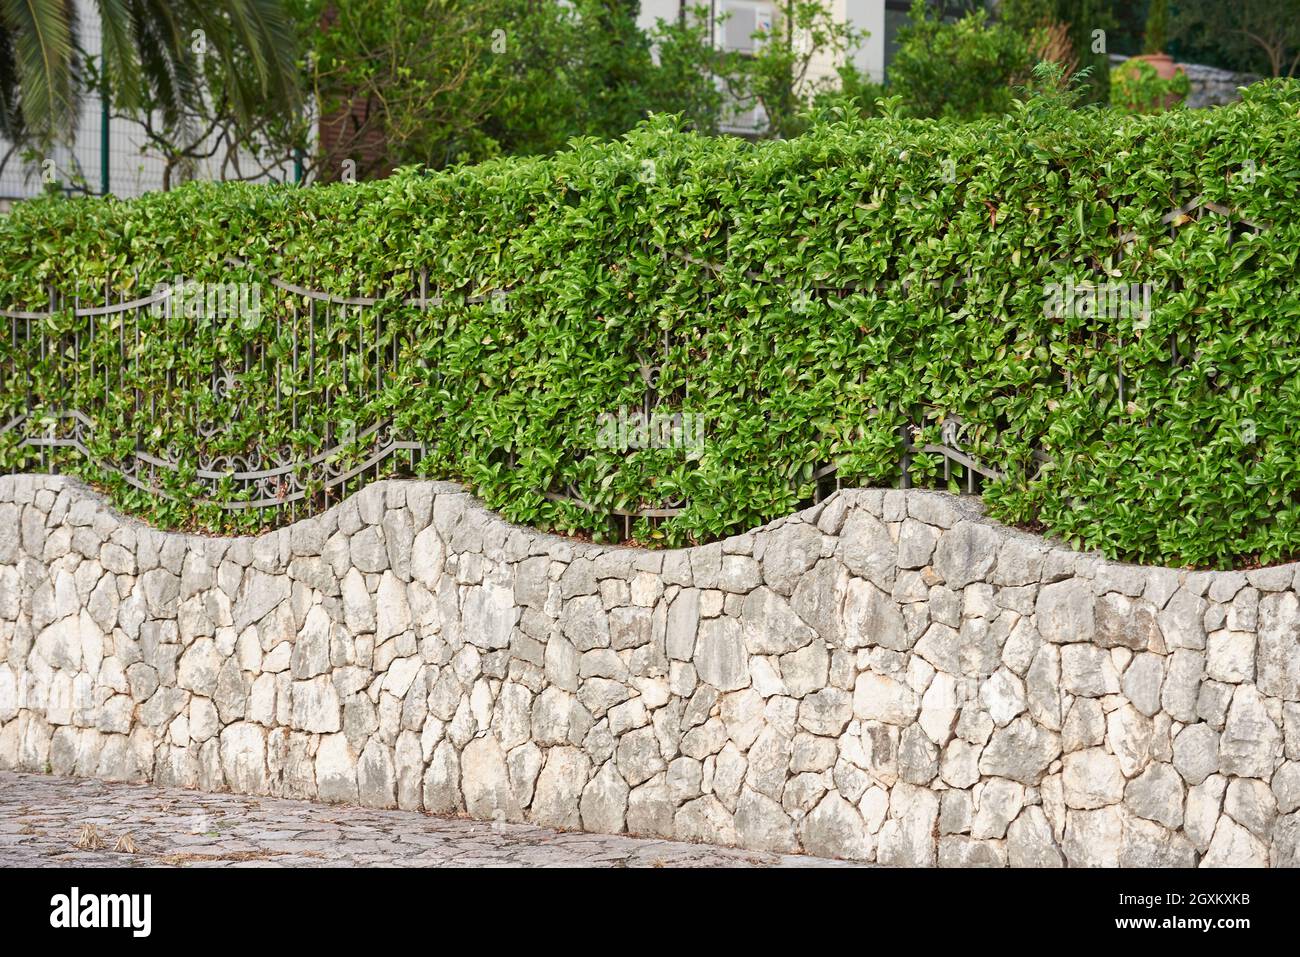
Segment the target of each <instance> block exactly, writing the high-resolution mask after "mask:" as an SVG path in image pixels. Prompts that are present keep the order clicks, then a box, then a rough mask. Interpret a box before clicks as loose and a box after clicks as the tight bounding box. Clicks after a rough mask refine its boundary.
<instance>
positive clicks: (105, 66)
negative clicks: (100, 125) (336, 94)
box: [0, 0, 299, 147]
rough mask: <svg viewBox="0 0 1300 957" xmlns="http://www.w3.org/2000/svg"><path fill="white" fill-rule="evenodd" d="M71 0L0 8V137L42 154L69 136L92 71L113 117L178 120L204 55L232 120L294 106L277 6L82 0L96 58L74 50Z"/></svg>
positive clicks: (2, 0)
mask: <svg viewBox="0 0 1300 957" xmlns="http://www.w3.org/2000/svg"><path fill="white" fill-rule="evenodd" d="M77 2H78V0H0V136H3V137H5V138H6V139H8V140H9V141H10V142H12V143H27V144H34V145H39V146H42V147H43V146H45V145H48V144H49V143H51V142H52V141H54V140H55V139H57V138H58V137H59V136H61V135H62V134H65V133H66V132H68V130H69V129H70V128H71V125H72V123H73V120H74V118H75V117H76V113H77V105H78V102H79V98H80V95H81V93H82V90H83V88H84V86H85V84H84V82H83V81H84V78H85V73H86V72H87V69H88V68H89V69H93V70H94V71H95V72H96V74H97V77H98V81H99V83H100V84H101V89H104V88H106V89H107V90H109V91H110V92H111V95H112V99H113V102H114V105H115V106H116V107H117V108H118V109H123V110H132V109H158V110H160V111H162V113H163V115H164V118H170V117H174V116H176V115H179V114H180V113H181V112H182V111H183V110H184V108H185V105H186V104H187V103H190V102H192V101H193V97H194V96H196V95H202V89H203V78H204V57H205V56H207V57H215V58H217V60H218V61H219V66H220V68H221V69H222V71H223V73H224V75H225V76H227V77H233V78H236V80H237V82H235V83H232V84H231V85H230V87H229V90H228V95H229V96H230V107H231V109H232V110H233V112H234V113H235V115H236V116H238V117H239V118H240V119H248V118H250V117H251V116H252V115H253V114H254V113H255V112H257V111H258V110H266V109H275V110H282V109H287V108H291V107H293V106H294V105H296V104H297V102H298V100H299V86H298V69H297V62H296V59H297V40H296V36H295V32H294V27H293V21H292V19H291V17H290V16H289V14H288V12H287V11H286V9H285V3H284V2H283V0H85V2H88V3H93V5H94V7H95V8H97V10H98V12H99V19H100V23H101V32H102V37H103V40H102V56H101V58H100V59H99V61H98V62H97V63H94V62H90V61H89V59H88V57H87V56H86V53H85V51H83V50H82V49H81V46H80V38H79V35H80V24H79V22H78V17H77Z"/></svg>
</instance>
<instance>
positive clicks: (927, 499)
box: [0, 473, 1300, 595]
mask: <svg viewBox="0 0 1300 957" xmlns="http://www.w3.org/2000/svg"><path fill="white" fill-rule="evenodd" d="M42 491H49V492H52V493H54V494H55V495H56V496H57V495H59V494H62V493H66V494H67V496H68V502H67V508H66V512H64V513H63V514H64V515H67V516H72V515H73V512H74V509H75V508H76V507H77V504H78V503H83V504H82V508H86V507H89V508H91V509H93V512H92V514H90V515H86V514H84V513H83V514H82V515H80V516H78V517H77V518H76V519H75V520H73V521H71V522H70V524H91V523H92V522H93V521H94V518H95V516H96V515H105V516H107V517H108V518H109V519H110V520H111V521H113V522H114V523H116V524H117V525H120V526H125V527H130V528H132V529H134V530H136V532H137V534H138V533H139V532H140V531H144V532H145V533H146V534H149V535H151V536H156V538H157V539H159V540H162V541H166V540H169V539H171V540H174V539H183V540H184V543H185V547H187V548H188V547H190V546H191V545H194V546H196V547H201V546H202V545H203V544H204V543H210V542H214V541H218V542H224V543H226V544H235V543H244V544H247V545H252V546H254V547H256V545H257V544H258V543H265V542H268V541H271V540H276V541H283V542H284V543H285V547H284V548H282V549H280V548H277V549H276V551H277V552H278V553H279V554H280V555H282V556H285V564H287V561H288V556H289V555H290V554H291V553H292V551H293V550H292V548H291V547H290V543H291V542H292V540H293V538H294V536H295V534H299V535H301V534H302V533H303V531H304V530H306V529H310V528H314V527H319V526H325V527H326V528H337V527H338V524H339V519H340V516H342V515H343V514H345V513H347V512H349V511H352V510H356V511H357V512H358V516H357V521H359V522H360V524H361V525H362V526H364V525H381V524H382V521H383V519H382V512H383V511H384V510H386V509H389V508H400V507H406V506H407V505H408V504H410V502H409V494H410V492H411V491H415V492H416V494H417V497H420V498H423V497H424V496H425V495H426V494H427V497H428V502H427V504H428V506H429V512H428V514H429V518H428V521H427V522H426V524H432V523H433V520H434V513H433V502H434V500H435V498H436V497H437V496H449V497H454V498H455V499H457V500H459V502H460V503H461V506H462V508H464V509H467V510H468V511H471V512H473V513H476V514H477V515H479V516H480V518H482V519H483V520H484V521H486V522H489V523H492V524H495V525H496V526H497V527H498V534H499V537H500V538H501V547H502V548H503V549H505V548H506V546H507V542H508V541H509V540H510V539H511V537H512V536H515V537H516V541H517V540H518V539H517V537H518V536H524V537H526V538H527V539H528V542H527V545H526V546H522V543H520V544H518V545H516V546H515V547H514V548H510V549H508V550H510V551H517V550H519V548H520V547H521V546H522V547H523V555H550V556H552V557H555V558H560V559H562V560H564V561H572V560H573V559H576V558H595V557H597V556H599V555H603V554H607V553H620V554H625V555H628V554H630V555H632V556H634V557H633V563H634V566H635V567H636V568H637V569H638V570H643V571H661V570H662V569H663V567H664V561H665V560H666V559H667V558H668V557H670V556H681V555H684V554H690V553H699V552H706V551H713V552H718V553H721V554H724V555H725V554H741V555H744V554H751V553H752V550H753V542H754V539H755V536H758V535H764V534H770V533H775V532H777V531H779V530H780V529H782V528H785V527H788V526H791V525H810V526H814V527H816V528H818V529H819V530H820V531H821V532H823V533H824V534H827V535H832V536H838V535H840V533H841V530H842V528H843V526H844V524H845V521H846V519H847V517H848V515H849V513H850V511H851V510H854V509H863V510H865V511H867V512H869V513H871V514H872V515H874V516H875V517H876V518H878V519H879V520H880V521H882V522H884V523H886V524H891V523H892V524H896V525H900V526H901V524H902V523H905V522H907V521H909V520H910V521H915V522H919V523H921V524H924V525H929V526H931V527H934V528H940V529H944V530H947V529H952V528H955V527H956V526H957V525H959V524H963V523H964V524H966V525H967V526H969V527H972V528H976V529H979V532H977V533H976V537H975V538H973V539H972V540H971V542H970V546H972V552H973V553H972V555H971V558H972V560H973V561H975V562H980V561H988V563H989V564H990V566H992V565H996V564H997V562H998V554H997V552H999V551H1000V550H1001V545H1002V544H1003V543H1004V542H1011V543H1014V544H1017V545H1020V546H1021V547H1026V548H1029V549H1032V550H1036V551H1039V552H1041V553H1042V555H1043V558H1044V560H1045V562H1046V563H1047V564H1048V566H1050V570H1049V568H1046V567H1045V568H1044V572H1043V575H1042V577H1041V579H1040V580H1039V583H1040V584H1049V583H1050V582H1052V581H1060V580H1063V579H1066V578H1070V577H1081V578H1088V579H1099V580H1101V581H1102V585H1101V587H1102V588H1103V590H1108V591H1119V592H1121V593H1127V594H1129V595H1137V594H1141V593H1143V592H1144V591H1145V587H1143V586H1144V585H1145V583H1147V582H1150V583H1151V584H1152V585H1153V586H1154V587H1155V588H1156V589H1158V590H1162V591H1163V590H1165V589H1171V590H1172V589H1177V588H1178V587H1180V586H1182V585H1184V584H1187V583H1188V582H1197V581H1200V582H1204V583H1205V584H1204V587H1206V588H1208V587H1209V584H1210V583H1212V582H1214V581H1216V580H1220V579H1225V578H1231V579H1232V580H1234V581H1236V580H1243V581H1244V582H1246V583H1248V584H1250V585H1251V586H1253V587H1256V588H1259V589H1260V590H1262V591H1286V590H1288V589H1294V590H1296V591H1300V561H1297V562H1287V563H1285V564H1279V565H1268V566H1263V567H1260V568H1253V569H1221V570H1220V569H1195V568H1178V567H1170V566H1163V565H1140V564H1135V563H1130V562H1120V561H1116V560H1113V559H1109V558H1106V557H1105V556H1104V555H1103V554H1101V553H1100V552H1097V551H1081V550H1079V549H1075V548H1072V547H1070V546H1068V545H1066V544H1064V543H1062V542H1059V541H1056V540H1053V539H1051V538H1049V537H1047V536H1044V535H1040V534H1037V533H1033V532H1028V531H1024V530H1022V529H1018V528H1014V527H1012V526H1009V525H1005V524H1003V523H1002V522H999V521H997V520H996V519H994V518H991V517H990V516H989V515H988V514H987V513H986V511H985V507H984V504H983V501H982V500H981V499H980V498H979V496H974V495H969V496H968V495H955V494H953V493H951V492H946V491H940V490H933V489H894V488H843V489H839V490H838V491H836V492H834V493H833V494H831V495H829V496H827V498H826V499H825V500H824V501H822V502H820V503H818V504H816V505H813V506H810V507H809V508H805V509H802V510H800V511H798V512H795V513H793V514H791V515H788V516H785V517H783V518H778V519H775V520H773V521H771V522H768V523H767V524H765V525H760V526H756V527H755V528H752V529H749V530H747V531H744V532H740V533H737V534H735V535H731V536H729V537H727V538H724V539H720V540H718V541H715V542H711V543H707V544H702V545H692V546H687V547H685V548H676V549H657V548H656V549H651V548H643V547H640V546H635V545H619V544H601V543H597V542H589V541H585V540H582V539H577V538H571V537H566V536H563V535H557V534H555V533H553V532H546V531H542V530H540V529H536V528H531V527H529V526H526V525H517V524H515V523H512V522H510V521H508V520H507V519H505V518H504V517H503V516H501V514H500V513H498V512H496V511H494V510H493V509H491V508H489V507H488V506H487V505H486V504H485V503H484V502H483V501H482V500H480V499H479V498H478V497H477V496H475V495H474V494H473V493H472V492H470V491H469V490H468V489H466V488H465V487H464V486H462V485H460V484H458V483H456V482H449V481H438V480H429V479H398V478H389V479H380V480H378V481H376V482H373V483H371V484H369V485H367V486H366V487H364V488H362V489H360V490H359V491H357V492H355V493H353V494H352V495H350V496H348V497H347V498H345V499H343V500H341V501H340V502H338V503H336V504H335V505H332V506H331V507H330V508H328V509H326V510H325V511H323V512H320V513H318V514H315V515H309V516H306V517H304V518H301V519H299V520H297V521H295V522H293V523H291V524H288V525H284V526H281V527H279V528H276V529H269V530H266V531H264V532H261V533H259V534H256V535H238V536H230V535H211V534H199V533H196V532H190V531H173V530H168V529H161V528H157V527H155V526H153V525H150V524H149V523H148V522H146V521H144V520H142V519H140V518H138V517H136V516H133V515H129V514H127V513H125V512H122V511H120V510H119V509H118V508H117V507H116V506H115V505H114V504H113V503H112V501H111V500H110V499H109V497H108V496H106V495H104V494H103V493H101V492H100V491H98V490H97V489H95V488H93V487H92V486H90V485H88V484H87V483H86V482H84V481H82V480H81V479H78V478H75V477H73V476H67V475H51V474H34V473H21V474H10V475H3V476H0V506H3V505H5V504H26V503H29V502H33V501H35V499H36V496H37V494H38V493H40V492H42ZM399 494H400V496H401V498H400V499H399V498H398V497H397V496H398V495H399ZM376 515H378V516H379V517H375V516H376ZM990 534H991V535H993V536H995V537H996V539H997V540H996V542H994V541H993V540H992V539H990V538H989V537H988V536H989V535H990ZM894 544H895V545H897V537H895V542H894ZM485 550H486V549H485ZM523 555H520V556H519V557H523ZM927 564H928V563H927ZM990 570H991V568H990V569H986V570H985V571H990ZM981 574H982V573H981ZM976 577H978V576H976ZM1125 579H1127V581H1126V580H1125ZM1006 584H1013V583H1011V582H1008V583H1006ZM1135 586H1137V587H1136V588H1135ZM1198 590H1200V589H1198Z"/></svg>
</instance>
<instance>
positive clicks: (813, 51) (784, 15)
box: [721, 0, 863, 139]
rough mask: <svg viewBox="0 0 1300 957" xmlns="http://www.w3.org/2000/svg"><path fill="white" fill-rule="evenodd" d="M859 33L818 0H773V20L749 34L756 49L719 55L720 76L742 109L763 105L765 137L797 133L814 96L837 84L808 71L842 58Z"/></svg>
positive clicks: (806, 115) (848, 51) (858, 37)
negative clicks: (823, 63) (826, 61)
mask: <svg viewBox="0 0 1300 957" xmlns="http://www.w3.org/2000/svg"><path fill="white" fill-rule="evenodd" d="M862 38H863V34H862V32H861V31H859V30H856V29H855V28H853V27H852V26H850V25H849V24H847V23H845V22H843V21H842V20H839V19H837V18H836V17H835V16H834V14H833V13H832V12H831V9H830V7H829V5H827V4H825V3H823V2H821V0H777V2H776V9H775V15H774V16H773V17H772V23H771V25H770V26H767V27H763V28H760V29H758V30H756V31H755V32H754V34H753V40H754V52H753V53H752V54H751V53H740V52H731V53H728V54H726V55H725V56H724V57H723V58H722V64H721V73H722V81H723V84H724V85H725V86H726V88H727V90H728V92H729V93H730V94H731V95H732V96H733V97H734V99H735V100H736V101H737V103H739V104H740V105H741V108H742V109H743V108H748V107H751V106H760V107H762V109H763V113H764V115H765V116H766V117H767V126H766V128H765V129H764V131H763V134H762V135H763V136H764V137H765V138H769V139H786V138H789V137H792V136H797V135H798V134H799V133H801V132H803V131H804V130H805V129H806V128H807V125H808V111H809V109H810V107H811V106H812V104H813V102H814V100H815V99H816V98H817V97H818V95H819V94H824V93H826V92H828V91H829V90H832V89H834V88H835V86H836V85H837V84H836V80H835V78H833V77H829V76H822V77H813V76H811V75H810V73H811V71H812V67H813V64H814V63H815V62H816V61H818V60H826V59H829V60H830V61H832V62H834V63H841V62H843V61H844V59H845V57H846V55H847V54H849V53H851V52H852V51H853V50H854V49H855V48H856V47H857V46H858V44H859V43H861V41H862Z"/></svg>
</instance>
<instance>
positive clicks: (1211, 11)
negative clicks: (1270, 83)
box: [1171, 0, 1300, 76]
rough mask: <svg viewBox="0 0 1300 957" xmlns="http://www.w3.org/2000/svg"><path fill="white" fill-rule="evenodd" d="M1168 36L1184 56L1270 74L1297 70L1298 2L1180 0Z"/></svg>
mask: <svg viewBox="0 0 1300 957" xmlns="http://www.w3.org/2000/svg"><path fill="white" fill-rule="evenodd" d="M1171 36H1172V37H1173V38H1174V39H1175V40H1177V41H1178V49H1179V51H1180V53H1181V54H1182V55H1183V56H1185V57H1191V56H1196V57H1197V58H1198V59H1204V60H1206V61H1208V62H1211V63H1214V64H1215V65H1217V66H1222V67H1226V68H1228V69H1231V70H1239V71H1243V72H1251V73H1263V74H1266V75H1269V76H1295V75H1297V72H1298V71H1300V0H1233V2H1232V3H1223V2H1221V0H1178V2H1177V3H1175V5H1174V18H1173V29H1172V31H1171Z"/></svg>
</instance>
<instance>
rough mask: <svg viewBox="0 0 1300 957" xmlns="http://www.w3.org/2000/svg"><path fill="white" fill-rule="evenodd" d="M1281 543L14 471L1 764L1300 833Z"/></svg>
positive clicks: (927, 823)
mask: <svg viewBox="0 0 1300 957" xmlns="http://www.w3.org/2000/svg"><path fill="white" fill-rule="evenodd" d="M1296 575H1297V567H1296V566H1294V565H1290V566H1283V567H1275V568H1266V569H1259V570H1254V571H1248V572H1222V573H1206V572H1185V571H1178V570H1172V569H1161V568H1140V567H1135V566H1128V565H1120V564H1116V563H1111V562H1107V561H1103V560H1100V559H1098V558H1097V557H1096V556H1092V555H1083V554H1078V553H1075V552H1072V551H1069V550H1066V549H1063V548H1058V547H1053V546H1052V545H1050V544H1049V543H1047V542H1045V541H1044V540H1042V539H1039V538H1037V537H1034V536H1030V535H1026V534H1023V533H1020V532H1016V531H1014V530H1010V529H1006V528H1003V527H1001V526H998V525H996V524H995V523H993V522H991V521H988V520H986V519H984V518H982V517H981V512H980V509H979V505H978V503H977V502H974V501H971V500H967V499H962V498H956V497H953V496H950V495H946V494H941V493H933V492H920V491H909V492H902V491H844V492H840V493H838V494H837V495H835V496H834V497H833V498H832V499H830V500H829V501H828V502H826V503H824V504H822V505H820V506H818V507H816V508H813V509H810V510H808V511H805V512H802V513H800V514H798V515H795V516H792V517H790V518H788V519H785V520H782V521H778V522H775V523H773V524H772V525H769V526H767V527H765V528H763V529H759V530H757V531H755V532H752V533H748V534H744V535H740V536H737V537H735V538H731V539H728V540H726V541H724V542H721V543H718V544H712V545H706V546H700V547H696V548H691V549H686V550H681V551H668V552H662V551H660V552H655V551H642V550H636V549H626V548H614V547H601V546H596V545H591V544H585V543H581V542H576V541H571V540H567V539H563V538H557V537H555V536H551V535H545V534H540V533H537V532H533V531H529V530H527V529H520V528H515V527H512V526H510V525H507V524H506V523H504V522H503V521H501V520H500V519H498V518H496V517H495V516H494V515H492V514H491V513H489V512H487V511H486V510H484V509H483V508H482V507H481V506H479V505H478V504H477V503H476V502H475V501H474V500H473V499H472V498H471V497H470V496H469V495H467V494H466V493H464V492H463V491H461V490H460V489H459V488H457V487H456V486H452V485H447V484H439V483H427V482H396V481H389V482H381V483H377V484H375V485H372V486H370V487H369V488H368V489H366V490H365V491H363V492H362V493H361V494H359V495H357V496H356V497H354V498H353V499H351V500H349V501H347V502H344V503H343V504H342V505H340V506H338V507H336V508H334V509H332V510H331V511H329V512H327V513H326V514H324V515H322V516H320V517H318V518H314V519H310V520H307V521H303V522H300V523H298V524H296V525H293V526H291V527H289V528H287V529H284V530H281V531H278V532H274V533H270V534H266V535H263V536H261V537H259V538H239V539H224V538H211V537H199V536H193V535H184V534H167V533H162V532H158V531H155V530H152V529H150V528H148V527H146V526H145V525H142V524H140V523H138V522H135V521H132V520H128V519H124V518H122V517H121V516H119V515H118V514H117V513H115V512H114V511H112V510H111V509H109V508H108V507H106V506H105V505H104V504H102V503H101V500H100V499H99V497H98V496H97V495H96V494H95V493H93V492H91V491H89V490H88V489H86V488H85V487H84V486H82V485H80V484H78V483H76V482H75V481H73V480H69V479H64V478H50V477H38V476H16V477H6V478H0V722H2V724H0V767H20V768H26V769H33V770H42V769H43V770H47V771H52V772H53V773H56V774H79V775H94V776H97V777H101V778H105V779H112V780H135V781H155V782H157V783H160V784H171V785H181V786H185V787H193V788H202V789H206V790H222V789H230V790H234V791H238V792H248V793H270V794H275V795H284V796H291V797H302V798H311V799H316V800H322V801H345V802H359V803H361V804H365V805H371V806H383V807H388V806H398V807H402V808H408V809H424V810H427V811H430V812H434V813H439V814H450V813H461V812H465V813H468V814H470V815H472V816H474V817H477V818H484V819H506V820H529V821H535V822H538V823H541V824H546V825H551V826H556V827H561V828H581V829H585V830H589V831H596V832H621V831H630V832H634V833H639V834H652V835H661V836H665V837H674V838H679V839H685V840H697V841H710V842H720V843H728V844H730V843H736V844H740V845H743V846H745V847H751V848H756V849H757V848H761V849H772V850H781V851H791V850H803V851H806V852H808V853H812V854H819V855H830V856H839V857H848V858H857V859H862V860H867V861H878V862H880V863H883V864H903V865H930V864H940V865H1004V864H1012V865H1058V864H1063V863H1069V864H1072V865H1114V864H1124V865H1194V864H1201V865H1207V866H1213V865H1231V864H1258V865H1263V864H1269V863H1271V864H1273V865H1283V864H1296V863H1297V858H1298V852H1297V844H1298V843H1300V811H1297V807H1300V646H1298V645H1297V640H1298V636H1300V600H1298V599H1297V595H1296V587H1297V582H1296Z"/></svg>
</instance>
